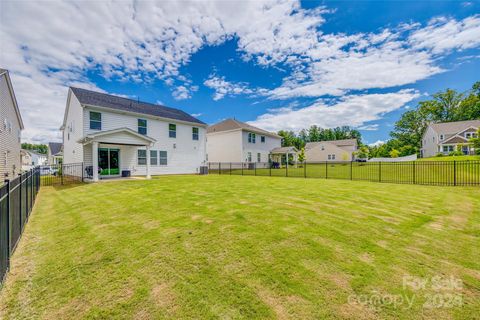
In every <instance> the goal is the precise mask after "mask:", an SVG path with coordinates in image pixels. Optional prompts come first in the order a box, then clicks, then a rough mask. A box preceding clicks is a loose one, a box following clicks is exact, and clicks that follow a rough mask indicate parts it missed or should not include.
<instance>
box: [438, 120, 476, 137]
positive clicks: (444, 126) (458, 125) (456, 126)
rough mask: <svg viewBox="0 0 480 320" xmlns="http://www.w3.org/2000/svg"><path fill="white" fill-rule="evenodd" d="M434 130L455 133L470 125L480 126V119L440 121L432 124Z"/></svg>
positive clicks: (442, 132) (440, 132) (441, 132)
mask: <svg viewBox="0 0 480 320" xmlns="http://www.w3.org/2000/svg"><path fill="white" fill-rule="evenodd" d="M430 126H431V127H432V129H433V130H435V132H437V133H439V134H455V133H457V132H460V131H463V130H465V129H467V128H469V127H475V128H479V127H480V120H467V121H455V122H440V123H432V124H430Z"/></svg>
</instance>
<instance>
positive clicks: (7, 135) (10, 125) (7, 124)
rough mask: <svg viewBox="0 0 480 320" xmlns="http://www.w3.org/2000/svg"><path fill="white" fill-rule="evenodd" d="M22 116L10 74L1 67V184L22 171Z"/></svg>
mask: <svg viewBox="0 0 480 320" xmlns="http://www.w3.org/2000/svg"><path fill="white" fill-rule="evenodd" d="M23 128H24V127H23V122H22V117H21V115H20V110H19V109H18V104H17V100H16V98H15V93H14V91H13V86H12V82H11V80H10V75H9V74H8V71H7V70H5V69H0V185H1V184H3V181H4V180H5V179H12V178H14V177H16V176H17V174H18V173H20V171H21V169H22V163H21V159H20V149H21V131H22V130H23Z"/></svg>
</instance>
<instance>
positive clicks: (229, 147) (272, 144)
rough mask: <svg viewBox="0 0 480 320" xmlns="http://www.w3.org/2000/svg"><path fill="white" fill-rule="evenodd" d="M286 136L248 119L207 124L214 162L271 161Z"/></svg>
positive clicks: (208, 141)
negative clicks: (252, 122) (252, 124)
mask: <svg viewBox="0 0 480 320" xmlns="http://www.w3.org/2000/svg"><path fill="white" fill-rule="evenodd" d="M281 144H282V137H280V136H279V135H277V134H275V133H272V132H268V131H266V130H263V129H260V128H257V127H254V126H251V125H249V124H247V123H244V122H241V121H238V120H235V119H226V120H224V121H221V122H219V123H217V124H214V125H211V126H209V127H208V128H207V157H208V161H210V162H268V161H269V157H270V154H271V152H272V150H274V149H276V148H279V147H280V146H281Z"/></svg>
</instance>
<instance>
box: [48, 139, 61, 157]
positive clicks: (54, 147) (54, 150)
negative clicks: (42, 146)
mask: <svg viewBox="0 0 480 320" xmlns="http://www.w3.org/2000/svg"><path fill="white" fill-rule="evenodd" d="M62 147H63V144H62V143H61V142H49V143H48V148H49V149H50V152H51V154H52V156H54V155H57V154H59V153H61V152H62Z"/></svg>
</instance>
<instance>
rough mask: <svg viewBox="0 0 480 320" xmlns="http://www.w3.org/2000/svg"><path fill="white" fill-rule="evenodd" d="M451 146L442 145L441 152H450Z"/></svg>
mask: <svg viewBox="0 0 480 320" xmlns="http://www.w3.org/2000/svg"><path fill="white" fill-rule="evenodd" d="M452 151H453V146H443V152H452Z"/></svg>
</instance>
